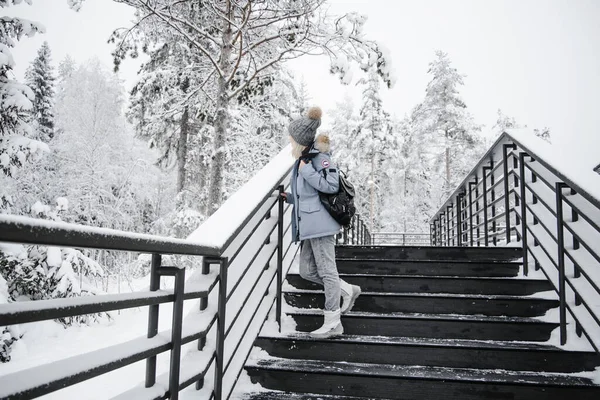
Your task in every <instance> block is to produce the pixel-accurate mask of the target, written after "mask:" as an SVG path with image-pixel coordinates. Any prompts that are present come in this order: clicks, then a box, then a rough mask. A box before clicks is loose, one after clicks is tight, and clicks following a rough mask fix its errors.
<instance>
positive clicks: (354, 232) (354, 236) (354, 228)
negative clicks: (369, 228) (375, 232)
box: [350, 220, 356, 245]
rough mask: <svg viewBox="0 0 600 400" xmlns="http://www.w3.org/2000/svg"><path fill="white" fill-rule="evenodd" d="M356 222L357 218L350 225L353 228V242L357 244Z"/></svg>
mask: <svg viewBox="0 0 600 400" xmlns="http://www.w3.org/2000/svg"><path fill="white" fill-rule="evenodd" d="M355 223H356V220H354V221H352V225H351V226H350V229H351V230H352V244H353V245H354V244H356V227H355V226H354V224H355Z"/></svg>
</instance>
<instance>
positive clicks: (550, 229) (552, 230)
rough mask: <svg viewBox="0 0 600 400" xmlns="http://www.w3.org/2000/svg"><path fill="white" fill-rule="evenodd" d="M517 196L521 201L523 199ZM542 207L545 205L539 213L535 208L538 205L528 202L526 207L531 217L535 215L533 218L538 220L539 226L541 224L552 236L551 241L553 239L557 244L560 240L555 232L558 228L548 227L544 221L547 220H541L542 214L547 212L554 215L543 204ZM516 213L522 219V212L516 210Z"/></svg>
mask: <svg viewBox="0 0 600 400" xmlns="http://www.w3.org/2000/svg"><path fill="white" fill-rule="evenodd" d="M517 196H518V197H519V199H521V197H520V196H519V195H517ZM540 203H541V201H540ZM542 205H543V206H544V207H543V208H540V210H538V211H539V212H537V211H536V210H535V209H534V207H535V206H536V204H532V203H528V202H527V203H525V207H527V209H528V210H529V213H530V214H531V215H533V216H534V217H535V218H536V219H537V220H538V224H539V225H541V226H542V228H544V230H545V231H546V232H547V233H548V235H549V236H550V238H551V239H552V240H553V241H554V242H555V243H557V242H558V238H557V234H556V231H555V229H556V227H555V226H553V227H548V226H546V224H545V222H544V221H545V220H546V218H540V214H541V213H544V212H546V213H550V214H552V213H551V212H550V210H548V207H546V206H545V205H544V204H542ZM515 212H516V213H517V214H518V215H519V217H521V211H520V210H516V209H515ZM532 224H533V223H532ZM534 226H535V225H534Z"/></svg>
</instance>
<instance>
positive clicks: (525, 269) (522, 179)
mask: <svg viewBox="0 0 600 400" xmlns="http://www.w3.org/2000/svg"><path fill="white" fill-rule="evenodd" d="M526 156H527V153H523V152H521V153H519V188H520V193H521V196H520V197H521V243H522V245H523V274H524V275H525V276H527V273H528V272H529V264H528V260H527V256H528V252H529V249H528V243H527V197H526V196H527V192H526V190H525V157H526Z"/></svg>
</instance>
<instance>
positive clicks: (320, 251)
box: [306, 236, 340, 311]
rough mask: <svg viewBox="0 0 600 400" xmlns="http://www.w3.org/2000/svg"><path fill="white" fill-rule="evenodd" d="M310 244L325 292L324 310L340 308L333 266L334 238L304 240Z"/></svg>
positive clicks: (334, 267) (338, 285)
mask: <svg viewBox="0 0 600 400" xmlns="http://www.w3.org/2000/svg"><path fill="white" fill-rule="evenodd" d="M306 242H310V246H311V248H312V254H313V257H314V261H315V264H316V267H317V273H318V276H319V278H320V279H321V281H322V282H323V283H322V285H323V287H324V290H325V310H326V311H336V310H339V308H340V277H339V275H338V270H337V266H336V265H335V237H334V236H325V237H320V238H315V239H309V240H306Z"/></svg>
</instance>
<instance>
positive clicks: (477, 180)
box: [475, 175, 481, 247]
mask: <svg viewBox="0 0 600 400" xmlns="http://www.w3.org/2000/svg"><path fill="white" fill-rule="evenodd" d="M478 197H479V178H478V177H477V175H475V215H476V217H475V224H477V247H479V246H480V239H481V227H480V226H479V224H480V222H481V218H480V216H479V199H478Z"/></svg>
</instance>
